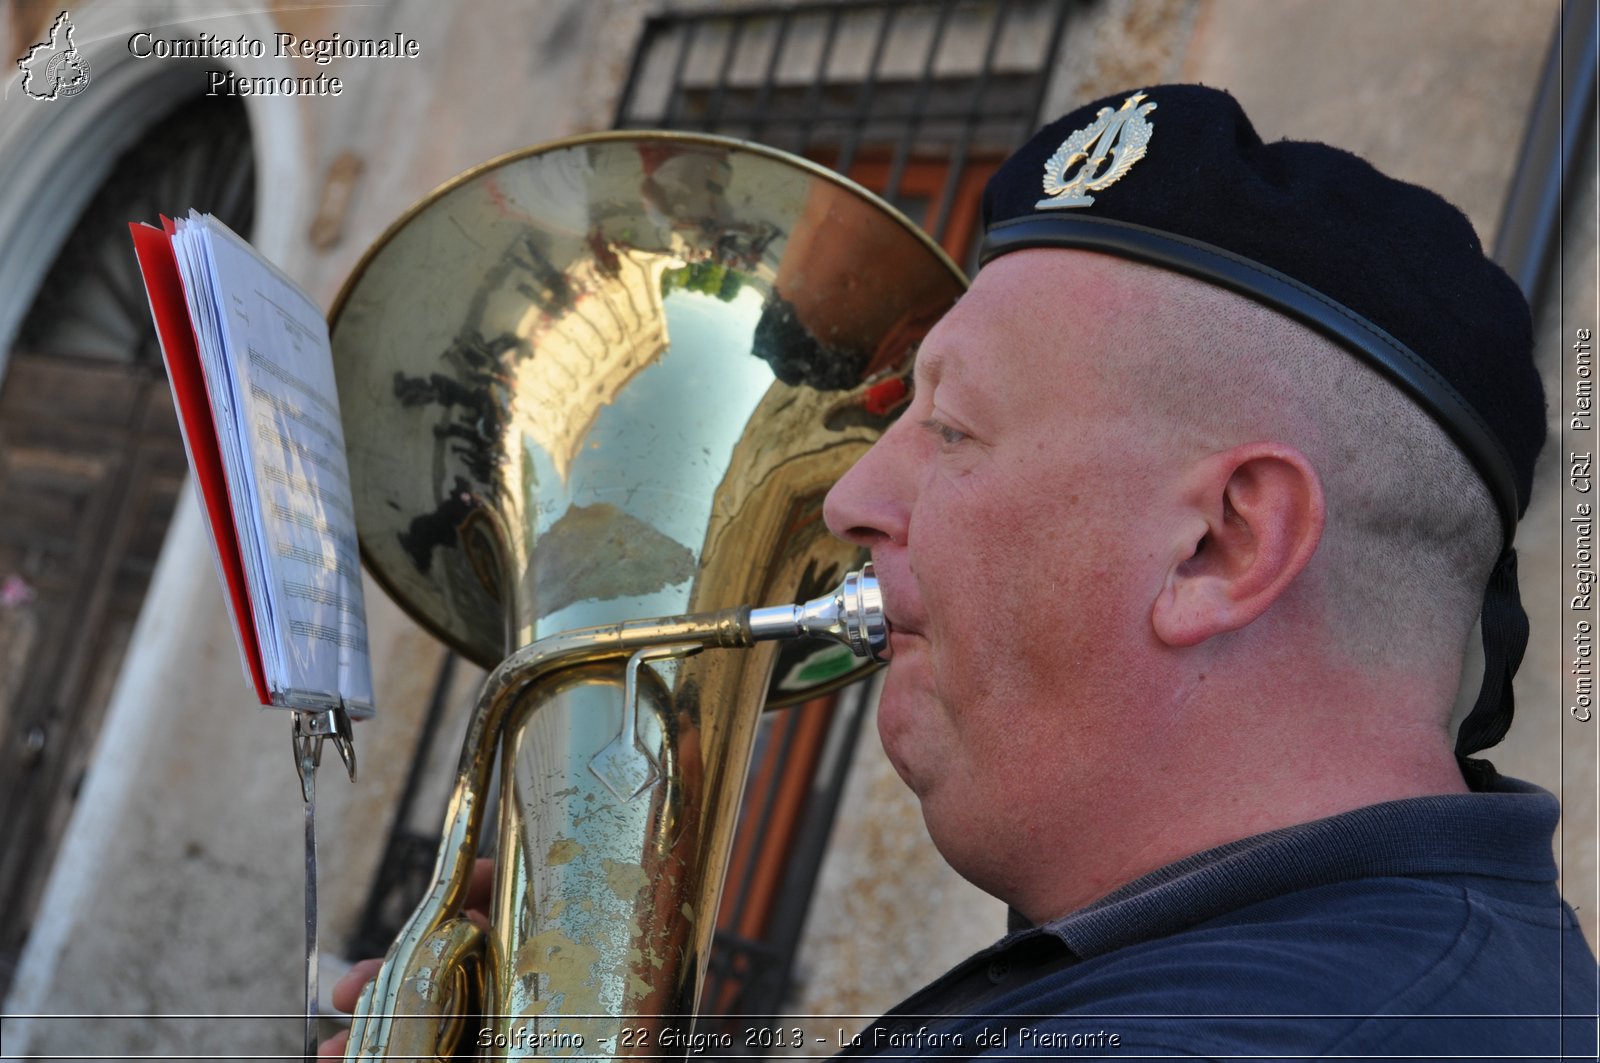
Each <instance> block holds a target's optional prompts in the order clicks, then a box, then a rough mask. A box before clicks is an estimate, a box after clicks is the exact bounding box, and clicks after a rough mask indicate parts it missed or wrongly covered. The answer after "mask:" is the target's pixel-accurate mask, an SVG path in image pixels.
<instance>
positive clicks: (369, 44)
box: [128, 30, 422, 96]
mask: <svg viewBox="0 0 1600 1063" xmlns="http://www.w3.org/2000/svg"><path fill="white" fill-rule="evenodd" d="M128 54H129V55H132V56H133V57H134V58H135V59H265V58H266V57H267V56H269V55H270V56H272V57H273V58H275V59H309V60H311V61H312V62H313V63H315V64H316V65H317V66H319V67H325V66H327V65H328V64H329V63H331V62H333V61H334V60H335V59H415V58H417V57H418V56H420V55H421V54H422V46H421V45H420V44H418V43H417V39H416V38H415V37H412V36H409V35H408V34H406V33H403V32H396V33H391V34H389V35H388V36H385V37H346V36H344V35H343V34H341V33H333V34H330V35H329V36H327V37H301V36H298V35H297V34H293V33H274V34H272V35H271V36H270V37H269V38H264V37H251V36H248V35H246V34H240V35H238V36H237V37H223V36H219V35H217V34H213V33H201V34H199V35H198V36H194V37H165V36H162V35H161V34H158V33H154V32H152V31H150V30H140V31H139V32H138V33H135V34H134V35H133V36H131V37H129V38H128ZM343 91H344V82H343V81H342V80H340V79H339V78H338V77H335V76H333V75H331V74H328V73H327V72H325V71H320V72H318V73H317V74H315V75H312V76H307V77H250V76H247V75H245V74H241V73H240V72H239V71H237V70H207V71H206V95H207V96H337V95H339V94H340V93H341V92H343Z"/></svg>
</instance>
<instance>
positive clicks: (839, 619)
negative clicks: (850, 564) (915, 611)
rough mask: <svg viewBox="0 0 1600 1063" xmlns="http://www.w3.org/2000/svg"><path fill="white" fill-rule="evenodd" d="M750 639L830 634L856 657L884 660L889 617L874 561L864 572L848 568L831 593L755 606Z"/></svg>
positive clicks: (751, 617)
mask: <svg viewBox="0 0 1600 1063" xmlns="http://www.w3.org/2000/svg"><path fill="white" fill-rule="evenodd" d="M749 626H750V639H751V641H752V642H761V641H764V640H766V639H793V638H801V637H803V636H810V637H812V638H830V639H833V640H835V641H837V642H842V643H844V644H845V645H846V646H849V647H850V652H852V653H854V654H855V655H856V656H857V657H870V658H872V659H873V660H875V661H881V660H883V659H884V658H883V651H884V650H885V649H886V648H887V647H888V645H889V622H888V621H887V620H886V619H884V616H883V594H882V593H881V592H880V591H879V590H878V580H877V577H875V576H874V575H873V574H872V562H870V561H868V562H867V563H866V564H864V565H862V566H861V570H860V571H859V572H847V573H845V577H844V582H843V583H840V584H839V587H838V589H837V590H835V591H834V592H833V593H832V594H825V595H823V596H822V597H821V598H813V599H812V600H811V601H809V602H806V603H804V604H803V605H773V606H768V607H767V608H765V609H752V610H750V619H749Z"/></svg>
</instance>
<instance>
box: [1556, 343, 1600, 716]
mask: <svg viewBox="0 0 1600 1063" xmlns="http://www.w3.org/2000/svg"><path fill="white" fill-rule="evenodd" d="M1572 336H1573V338H1572V343H1571V347H1570V349H1571V352H1572V367H1573V374H1572V391H1571V393H1570V395H1569V396H1568V400H1569V402H1570V410H1569V414H1568V419H1567V427H1568V429H1569V430H1570V431H1571V432H1572V433H1574V435H1573V441H1574V442H1573V445H1572V447H1570V448H1569V449H1568V450H1567V486H1569V487H1570V488H1571V489H1572V491H1573V494H1572V496H1571V497H1572V500H1573V501H1572V507H1571V510H1570V512H1568V514H1567V519H1566V526H1567V528H1568V530H1569V532H1570V534H1571V544H1572V549H1571V552H1570V555H1569V556H1570V560H1569V561H1568V568H1569V569H1570V571H1571V572H1572V576H1571V585H1570V594H1568V595H1566V597H1567V609H1568V612H1569V614H1570V617H1571V635H1570V641H1571V646H1570V657H1569V660H1568V671H1569V673H1570V674H1571V675H1572V678H1573V682H1572V683H1570V684H1569V689H1570V690H1571V691H1572V701H1571V703H1570V704H1569V705H1568V707H1567V711H1568V712H1569V713H1571V715H1572V717H1573V719H1575V720H1579V721H1581V722H1583V723H1588V722H1589V721H1590V720H1591V719H1592V718H1593V717H1594V636H1595V631H1594V616H1595V612H1594V605H1595V602H1594V598H1595V557H1594V522H1595V512H1594V507H1595V503H1594V483H1595V476H1594V445H1593V444H1592V443H1591V442H1590V440H1591V439H1593V435H1592V433H1593V432H1594V414H1595V409H1594V345H1593V340H1594V333H1593V332H1592V331H1591V330H1589V329H1586V328H1580V329H1578V330H1576V331H1575V332H1574V333H1573V334H1572ZM1585 433H1591V434H1585ZM1563 494H1565V492H1563Z"/></svg>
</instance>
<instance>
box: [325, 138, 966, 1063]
mask: <svg viewBox="0 0 1600 1063" xmlns="http://www.w3.org/2000/svg"><path fill="white" fill-rule="evenodd" d="M963 286H964V281H963V279H962V277H961V274H960V272H959V270H957V269H956V267H955V266H954V264H953V263H951V262H950V260H949V259H948V258H947V257H946V256H944V255H943V253H941V252H940V251H939V250H938V248H937V247H936V246H935V245H933V244H932V242H931V241H929V240H928V239H927V238H926V237H925V236H924V235H922V234H921V233H920V232H919V231H918V230H917V229H916V228H915V227H914V226H913V225H912V224H911V223H910V222H909V221H907V220H906V219H905V218H904V217H902V216H901V215H900V214H899V213H897V212H896V211H895V210H893V209H892V208H890V207H889V206H887V205H886V204H884V203H882V202H880V201H878V200H877V199H875V198H873V197H872V196H871V195H869V194H867V193H865V192H863V191H862V190H861V189H859V188H857V187H855V186H854V185H851V184H850V183H849V182H847V181H844V180H842V179H841V178H839V177H837V176H836V175H834V174H833V173H831V172H830V171H827V170H825V169H823V168H821V167H818V166H815V165H812V164H811V163H808V162H805V161H803V160H800V159H796V158H793V157H790V156H787V155H784V154H782V153H780V152H777V151H774V150H771V149H768V148H764V147H761V146H758V145H755V144H748V143H743V142H740V141H735V140H727V139H722V138H714V137H709V136H689V135H679V134H669V133H612V134H599V135H594V136H587V137H578V138H574V139H569V140H564V141H558V142H555V143H552V144H547V145H543V146H539V147H535V148H532V149H528V150H526V151H522V152H518V153H515V154H512V155H508V156H505V157H503V158H500V159H496V160H494V161H492V162H490V163H487V164H485V165H484V166H481V167H479V168H477V169H474V170H472V171H469V172H467V173H465V174H463V175H461V176H460V177H458V178H456V179H454V180H452V181H450V182H449V183H447V184H446V185H444V186H443V187H442V188H440V189H438V190H437V191H435V192H434V193H432V194H431V195H429V196H428V197H427V198H426V199H424V200H423V201H422V202H421V203H419V204H418V205H417V206H415V207H413V208H412V209H411V210H410V211H409V212H408V213H407V214H406V215H405V216H404V217H403V218H402V219H401V220H400V221H399V222H397V223H396V224H395V225H394V226H393V227H392V228H391V229H390V230H389V231H388V232H387V233H385V234H384V236H383V237H382V238H381V239H380V240H379V241H378V242H377V244H376V245H374V247H373V248H372V249H371V250H370V251H368V252H367V254H366V256H365V257H364V258H363V259H362V261H361V262H360V264H359V265H358V266H357V268H356V270H355V273H354V274H353V276H352V277H351V279H350V280H349V281H348V282H347V283H346V285H345V288H344V290H343V292H341V294H340V296H339V298H338V300H337V302H336V304H335V307H334V312H333V315H332V319H333V320H332V334H333V348H334V359H335V364H336V368H337V373H338V385H339V394H340V397H341V400H342V403H343V406H344V419H345V433H346V440H347V446H348V451H349V459H350V470H351V479H352V484H353V488H354V496H355V504H356V508H357V512H356V514H355V516H356V519H357V523H358V525H359V527H360V528H361V536H362V538H361V545H362V554H363V558H364V560H365V561H366V563H367V565H368V567H369V569H370V570H371V572H372V573H373V575H374V577H375V578H376V579H377V580H378V581H379V582H380V583H381V584H382V585H383V586H384V587H385V589H386V590H387V591H388V592H389V593H390V594H391V595H392V596H393V597H394V598H395V599H396V600H397V601H398V602H399V603H400V604H401V605H402V606H403V607H404V608H405V609H406V610H407V611H409V612H410V613H411V614H412V616H414V617H415V618H416V619H417V620H418V621H420V622H421V623H422V624H423V625H424V626H426V627H428V628H429V629H431V630H432V631H433V632H435V633H436V634H437V635H439V636H440V637H441V638H442V639H444V640H445V641H446V642H448V643H449V644H451V645H452V646H453V647H455V648H456V649H457V650H459V651H460V652H462V653H463V654H465V655H466V656H467V657H469V658H471V659H473V660H475V661H477V662H478V663H480V664H482V665H483V666H484V667H486V668H491V669H493V671H492V673H491V674H490V676H489V678H488V680H487V682H486V684H485V687H484V690H483V693H482V695H481V697H480V699H479V702H478V705H477V708H476V711H475V715H474V718H473V720H472V723H471V726H470V728H469V732H468V735H467V739H466V743H465V746H464V748H463V750H462V754H461V760H460V764H459V767H458V770H457V776H456V782H455V789H454V792H453V796H452V799H451V803H450V807H449V810H448V812H447V817H446V829H445V835H444V838H443V839H442V841H441V844H440V850H439V857H438V862H437V865H436V869H435V875H434V883H433V885H432V887H431V889H430V891H429V893H428V895H427V896H426V897H425V898H424V899H423V900H422V902H421V904H420V905H419V906H418V908H417V910H416V912H415V913H414V915H413V916H412V918H411V920H410V922H409V924H408V925H407V926H406V928H405V930H404V932H403V933H402V935H401V937H400V938H399V939H398V940H397V941H396V942H395V944H394V946H393V947H392V948H391V949H390V951H389V954H388V956H387V958H386V960H385V963H384V968H383V971H382V972H381V973H380V974H379V976H378V978H377V979H376V980H375V981H374V983H373V984H372V985H371V986H370V987H369V988H368V990H367V993H366V995H365V996H364V997H363V1000H362V1004H361V1007H360V1008H359V1009H358V1012H357V1015H356V1018H355V1021H354V1025H353V1028H352V1032H351V1038H350V1042H349V1048H348V1052H347V1056H346V1058H347V1059H374V1058H406V1059H434V1058H438V1057H447V1056H449V1055H450V1054H451V1053H452V1052H454V1051H456V1050H458V1049H460V1048H469V1047H472V1046H475V1045H483V1046H485V1047H486V1048H487V1051H486V1053H485V1054H486V1055H492V1056H493V1057H494V1058H497V1059H498V1058H529V1057H559V1056H586V1057H595V1056H600V1057H623V1056H673V1055H680V1054H681V1051H674V1050H672V1049H671V1048H669V1047H667V1046H669V1045H671V1044H673V1043H675V1042H677V1043H681V1041H682V1039H683V1036H684V1035H686V1034H687V1033H688V1032H689V1029H690V1027H691V1026H692V1023H693V1015H694V1009H695V1005H696V1000H697V995H698V992H699V985H700V981H701V976H702V974H703V967H704V957H705V955H706V950H707V947H708V945H709V943H710V939H711V933H712V929H713V926H714V922H715V916H716V910H717V901H718V894H719V892H720V889H721V882H722V877H723V871H724V868H725V866H726V863H727V859H728V848H729V841H730V838H731V834H732V828H733V824H734V817H735V812H736V810H737V804H738V798H739V794H740V792H741V789H742V785H743V780H744V775H745V770H746V766H747V762H748V760H749V754H750V748H751V743H752V739H753V736H754V733H755V723H756V720H757V716H758V714H759V712H760V709H761V706H762V705H763V704H767V703H776V702H782V701H793V700H798V699H800V698H803V697H806V696H811V695H814V694H815V693H817V692H818V691H820V690H821V689H823V688H825V687H829V686H832V685H836V684H837V683H839V682H841V681H843V680H845V679H848V678H850V677H851V676H852V675H854V674H856V672H857V671H858V667H859V666H860V665H862V664H864V663H865V662H863V661H860V660H858V657H857V655H860V654H865V655H868V656H870V646H869V645H868V643H870V642H871V640H872V639H874V638H878V637H881V608H879V609H878V612H877V616H876V617H874V615H873V612H874V605H875V603H874V594H875V584H873V582H872V581H871V578H870V573H868V574H867V576H866V578H865V579H862V578H861V577H859V576H857V575H854V574H851V575H850V576H848V577H846V569H847V568H849V567H850V566H851V565H852V564H853V563H854V561H855V560H856V552H855V550H854V549H853V548H852V547H849V546H846V545H844V544H841V543H839V542H836V541H834V540H832V539H830V538H829V537H828V535H827V533H826V530H825V529H824V527H823V525H822V520H821V508H822V498H823V495H824V494H825V492H826V491H827V489H828V487H829V486H830V485H831V484H832V483H833V482H834V480H835V479H837V478H838V476H839V475H840V474H841V473H843V472H844V470H845V469H847V468H848V467H849V466H850V464H851V463H852V462H853V461H854V460H855V459H856V458H857V457H858V456H859V455H860V454H861V453H862V451H863V450H864V449H865V448H866V447H867V446H868V445H870V443H871V442H872V440H873V439H874V438H876V436H877V434H878V433H879V432H880V431H881V430H882V428H883V427H884V426H885V424H886V423H887V420H888V418H889V416H890V415H891V414H892V409H891V407H892V406H893V405H894V402H895V398H896V396H897V395H898V394H899V393H900V392H902V391H903V384H902V382H901V380H900V378H902V377H903V376H904V375H905V373H906V372H907V371H908V370H909V367H910V361H911V357H912V354H913V352H914V350H915V347H916V344H917V343H918V341H919V340H920V339H921V337H922V336H923V334H924V333H925V332H926V331H927V329H928V328H929V326H931V325H932V323H933V322H934V321H935V320H936V319H937V318H938V317H939V315H940V314H942V313H943V312H944V310H945V309H947V308H948V307H949V305H950V304H951V303H952V302H953V301H954V300H955V298H956V297H957V296H958V295H959V293H960V292H961V290H962V288H963ZM841 580H843V582H842V583H841ZM836 585H838V587H839V589H838V590H836V591H835V590H833V588H834V587H835V586H836ZM808 599H815V600H814V601H811V602H810V603H809V604H808V605H806V606H804V607H795V606H780V607H777V608H767V609H756V610H751V609H749V608H748V607H747V606H746V603H749V602H763V601H767V602H770V601H778V602H805V601H807V600H808ZM639 617H658V618H664V619H651V620H639V619H634V618H639ZM875 624H876V628H875V627H874V625H875ZM800 636H809V637H800ZM771 638H780V639H783V640H784V641H782V642H781V643H768V644H766V645H764V646H762V647H760V648H754V649H744V648H741V649H737V650H734V648H735V647H748V646H750V645H751V644H752V643H754V642H757V641H761V640H763V639H771ZM830 639H831V640H832V641H828V640H830ZM841 642H842V643H844V644H843V645H841V644H840V643H841ZM702 651H705V652H702ZM852 651H854V653H853V652H852ZM508 653H509V656H507V654H508ZM502 658H504V659H503V660H502ZM497 756H498V768H499V778H500V786H499V792H498V795H497V799H498V816H499V826H498V833H497V842H496V853H497V875H498V878H497V881H496V883H495V898H494V903H493V915H492V926H493V929H492V931H490V932H489V933H484V932H482V931H480V930H479V928H478V927H476V926H474V925H473V924H472V923H471V922H469V921H468V920H466V919H465V918H464V917H463V915H462V911H461V908H462V904H461V902H462V897H463V895H464V893H465V889H466V884H467V879H468V875H469V872H470V870H471V866H472V863H473V859H474V857H475V855H476V853H477V851H478V847H479V841H480V838H479V836H480V829H481V827H482V824H483V819H484V813H485V807H486V805H488V804H489V803H490V801H491V797H490V794H489V793H488V792H487V791H488V789H489V780H490V778H491V776H492V774H493V770H494V768H495V763H496V757H497ZM474 1009H476V1011H477V1012H479V1013H481V1015H482V1028H481V1029H477V1028H473V1029H468V1028H466V1027H467V1024H466V1021H465V1020H464V1019H463V1016H464V1015H466V1014H469V1013H473V1012H474Z"/></svg>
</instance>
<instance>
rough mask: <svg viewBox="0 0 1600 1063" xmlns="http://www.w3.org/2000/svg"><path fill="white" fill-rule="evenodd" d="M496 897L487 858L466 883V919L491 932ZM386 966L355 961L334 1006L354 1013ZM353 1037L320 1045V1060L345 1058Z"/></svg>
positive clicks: (336, 987) (337, 986)
mask: <svg viewBox="0 0 1600 1063" xmlns="http://www.w3.org/2000/svg"><path fill="white" fill-rule="evenodd" d="M493 899H494V861H493V860H490V859H488V858H483V859H480V860H479V861H478V862H477V863H476V864H474V865H473V867H472V881H471V883H469V884H468V886H467V900H466V911H467V918H468V919H470V920H472V921H473V922H474V923H476V924H478V926H479V927H480V928H481V929H482V930H483V931H484V932H485V933H488V931H489V917H488V916H486V915H484V910H485V909H486V908H488V907H489V902H490V901H491V900H493ZM382 966H383V961H382V960H377V959H374V960H362V961H361V962H359V963H356V964H353V965H352V966H351V968H350V969H349V970H348V971H346V972H345V973H344V975H343V977H341V978H340V979H339V980H338V981H337V982H335V983H334V984H333V993H332V998H333V1006H334V1007H336V1008H338V1009H339V1010H340V1011H343V1012H351V1011H354V1010H355V1008H356V1002H357V1001H358V1000H360V999H361V991H362V990H363V989H365V988H366V987H367V983H368V982H370V981H372V980H373V979H374V978H376V977H377V976H378V968H380V967H382ZM349 1039H350V1031H349V1030H340V1031H339V1032H338V1033H336V1034H334V1035H333V1036H332V1037H330V1038H328V1039H327V1040H326V1041H324V1042H322V1044H320V1045H318V1046H317V1058H318V1059H342V1058H344V1046H345V1042H346V1041H348V1040H349Z"/></svg>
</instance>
